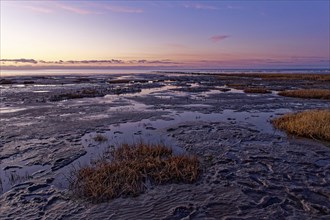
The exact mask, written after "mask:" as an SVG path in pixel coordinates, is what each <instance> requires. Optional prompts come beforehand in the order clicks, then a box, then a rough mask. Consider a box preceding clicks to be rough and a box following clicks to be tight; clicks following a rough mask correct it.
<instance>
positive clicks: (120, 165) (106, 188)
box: [70, 143, 199, 202]
mask: <svg viewBox="0 0 330 220" xmlns="http://www.w3.org/2000/svg"><path fill="white" fill-rule="evenodd" d="M198 173H199V162H198V159H197V158H196V157H195V156H186V155H179V156H174V155H172V150H171V149H169V148H167V147H165V146H162V145H146V144H142V143H140V144H136V145H132V146H131V145H127V144H123V145H121V146H120V147H118V148H117V149H114V150H113V151H111V152H110V158H108V159H105V160H101V161H98V162H96V163H95V164H94V165H93V166H88V167H84V168H81V169H79V170H77V171H75V172H74V175H73V178H72V180H71V183H70V189H71V190H73V192H74V194H75V195H77V196H79V197H82V198H87V199H89V200H92V201H94V202H102V201H106V200H109V199H112V198H116V197H120V196H137V195H139V194H140V193H142V192H144V191H145V190H146V189H147V188H148V186H149V185H150V184H155V185H158V184H164V183H192V182H194V181H195V180H196V179H197V176H198Z"/></svg>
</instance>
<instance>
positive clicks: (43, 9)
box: [25, 6, 53, 14]
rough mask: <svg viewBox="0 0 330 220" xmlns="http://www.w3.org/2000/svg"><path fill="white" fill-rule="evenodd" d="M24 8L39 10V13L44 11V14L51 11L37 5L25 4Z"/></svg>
mask: <svg viewBox="0 0 330 220" xmlns="http://www.w3.org/2000/svg"><path fill="white" fill-rule="evenodd" d="M25 8H27V9H30V10H32V11H35V12H40V13H45V14H49V13H52V12H53V11H52V10H51V9H48V8H44V7H39V6H25Z"/></svg>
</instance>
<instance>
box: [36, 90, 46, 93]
mask: <svg viewBox="0 0 330 220" xmlns="http://www.w3.org/2000/svg"><path fill="white" fill-rule="evenodd" d="M33 92H34V93H46V92H49V91H47V90H38V91H33Z"/></svg>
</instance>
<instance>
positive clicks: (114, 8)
mask: <svg viewBox="0 0 330 220" xmlns="http://www.w3.org/2000/svg"><path fill="white" fill-rule="evenodd" d="M105 9H107V10H109V11H112V12H117V13H136V14H139V13H143V10H142V9H137V8H128V7H122V6H114V5H107V6H105Z"/></svg>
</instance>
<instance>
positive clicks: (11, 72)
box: [0, 69, 330, 77]
mask: <svg viewBox="0 0 330 220" xmlns="http://www.w3.org/2000/svg"><path fill="white" fill-rule="evenodd" d="M156 72H161V73H173V72H175V73H206V74H216V73H219V74H224V73H286V74H293V73H301V74H330V69H37V70H0V76H1V77H6V76H49V75H50V76H51V75H54V76H55V75H84V76H86V75H106V74H139V73H140V74H141V73H146V74H148V73H156Z"/></svg>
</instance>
